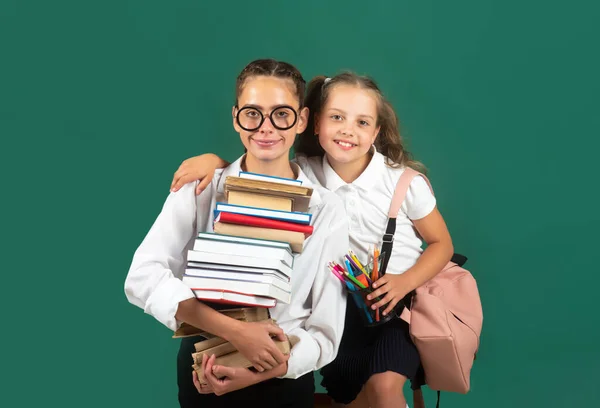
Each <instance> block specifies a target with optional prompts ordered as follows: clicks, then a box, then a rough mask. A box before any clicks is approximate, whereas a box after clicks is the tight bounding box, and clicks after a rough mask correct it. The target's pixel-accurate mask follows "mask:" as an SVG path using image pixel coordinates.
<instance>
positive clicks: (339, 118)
mask: <svg viewBox="0 0 600 408" xmlns="http://www.w3.org/2000/svg"><path fill="white" fill-rule="evenodd" d="M331 119H333V120H342V117H341V116H340V115H331Z"/></svg>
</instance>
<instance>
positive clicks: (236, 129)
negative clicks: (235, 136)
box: [231, 106, 242, 133]
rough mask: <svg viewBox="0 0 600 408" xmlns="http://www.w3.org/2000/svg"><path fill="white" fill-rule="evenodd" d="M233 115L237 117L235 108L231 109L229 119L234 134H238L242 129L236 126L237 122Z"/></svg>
mask: <svg viewBox="0 0 600 408" xmlns="http://www.w3.org/2000/svg"><path fill="white" fill-rule="evenodd" d="M235 115H237V107H236V106H234V107H233V108H231V118H232V119H233V128H234V129H235V131H236V132H238V133H240V132H241V131H242V128H240V127H239V126H238V123H237V120H236V119H235Z"/></svg>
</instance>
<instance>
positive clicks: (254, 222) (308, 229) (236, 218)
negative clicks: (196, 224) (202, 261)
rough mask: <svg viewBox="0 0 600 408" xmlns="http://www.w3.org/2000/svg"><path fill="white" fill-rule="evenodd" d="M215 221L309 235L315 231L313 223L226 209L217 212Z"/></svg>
mask: <svg viewBox="0 0 600 408" xmlns="http://www.w3.org/2000/svg"><path fill="white" fill-rule="evenodd" d="M215 222H223V223H226V224H239V225H248V226H250V227H261V228H270V229H279V230H285V231H295V232H302V233H303V234H304V235H305V236H307V237H308V236H309V235H311V234H312V233H313V226H312V225H302V224H296V223H293V222H287V221H279V220H273V219H271V218H263V217H255V216H253V215H244V214H235V213H230V212H226V211H221V212H219V213H218V214H217V218H215Z"/></svg>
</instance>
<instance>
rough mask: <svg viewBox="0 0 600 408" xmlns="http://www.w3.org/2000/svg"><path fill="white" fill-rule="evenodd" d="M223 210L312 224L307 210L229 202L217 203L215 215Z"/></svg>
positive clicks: (310, 215)
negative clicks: (250, 205)
mask: <svg viewBox="0 0 600 408" xmlns="http://www.w3.org/2000/svg"><path fill="white" fill-rule="evenodd" d="M221 211H226V212H230V213H235V214H245V215H253V216H255V217H263V218H271V219H274V220H280V221H288V222H295V223H298V224H305V225H308V224H310V220H311V218H312V214H310V213H307V212H296V211H278V210H269V209H267V208H257V207H244V206H242V205H233V204H227V203H217V205H216V207H215V210H214V215H215V217H216V216H217V214H218V213H219V212H221Z"/></svg>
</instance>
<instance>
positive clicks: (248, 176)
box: [238, 171, 302, 186]
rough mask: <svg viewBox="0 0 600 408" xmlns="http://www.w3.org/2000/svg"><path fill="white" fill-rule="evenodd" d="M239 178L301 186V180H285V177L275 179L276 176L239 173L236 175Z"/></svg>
mask: <svg viewBox="0 0 600 408" xmlns="http://www.w3.org/2000/svg"><path fill="white" fill-rule="evenodd" d="M238 177H239V178H243V179H248V180H261V181H268V182H272V183H281V184H288V185H292V186H301V185H302V180H298V179H292V178H286V177H276V176H267V175H266V174H259V173H252V172H249V171H240V172H239V173H238Z"/></svg>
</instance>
